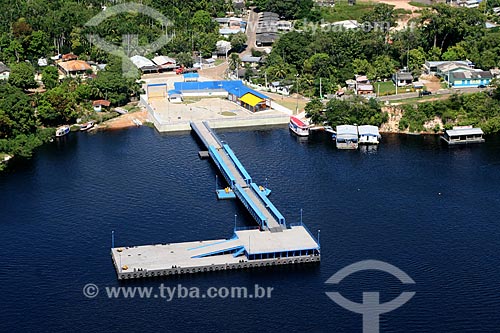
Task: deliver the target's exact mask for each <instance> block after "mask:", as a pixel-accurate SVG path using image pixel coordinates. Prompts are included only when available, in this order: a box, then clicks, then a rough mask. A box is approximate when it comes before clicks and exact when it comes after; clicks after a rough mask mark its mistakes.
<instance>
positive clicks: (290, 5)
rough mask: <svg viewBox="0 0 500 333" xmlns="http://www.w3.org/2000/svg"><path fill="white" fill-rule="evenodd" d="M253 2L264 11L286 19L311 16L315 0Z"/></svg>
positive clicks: (265, 0)
mask: <svg viewBox="0 0 500 333" xmlns="http://www.w3.org/2000/svg"><path fill="white" fill-rule="evenodd" d="M253 4H254V5H255V6H256V7H257V9H258V10H260V11H263V12H274V13H277V14H278V15H280V16H282V17H284V18H286V19H301V18H311V13H314V11H312V8H313V4H314V1H313V0H254V1H253Z"/></svg>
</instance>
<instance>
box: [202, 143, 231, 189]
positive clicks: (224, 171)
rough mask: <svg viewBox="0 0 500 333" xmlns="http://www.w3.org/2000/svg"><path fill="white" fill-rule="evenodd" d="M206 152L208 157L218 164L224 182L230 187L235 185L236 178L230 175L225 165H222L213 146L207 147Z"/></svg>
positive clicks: (222, 162)
mask: <svg viewBox="0 0 500 333" xmlns="http://www.w3.org/2000/svg"><path fill="white" fill-rule="evenodd" d="M208 152H209V154H210V155H212V157H213V159H214V161H215V162H216V163H217V164H219V166H220V170H221V172H222V175H223V176H224V177H226V180H227V182H228V184H230V186H231V187H233V186H234V184H236V178H235V176H234V175H233V174H232V173H231V170H229V168H228V167H227V165H226V164H225V163H224V161H223V160H222V158H221V156H220V155H219V152H218V151H217V150H216V149H215V147H214V146H209V147H208Z"/></svg>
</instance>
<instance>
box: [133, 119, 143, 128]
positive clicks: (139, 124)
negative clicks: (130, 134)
mask: <svg viewBox="0 0 500 333" xmlns="http://www.w3.org/2000/svg"><path fill="white" fill-rule="evenodd" d="M132 122H133V123H134V124H135V125H136V126H137V127H139V126H142V121H140V120H139V119H137V118H134V119H132Z"/></svg>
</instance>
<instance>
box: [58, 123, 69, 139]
mask: <svg viewBox="0 0 500 333" xmlns="http://www.w3.org/2000/svg"><path fill="white" fill-rule="evenodd" d="M69 131H70V127H69V126H68V125H64V126H61V127H59V128H58V129H57V130H56V137H58V138H59V137H61V136H65V135H66V134H68V133H69Z"/></svg>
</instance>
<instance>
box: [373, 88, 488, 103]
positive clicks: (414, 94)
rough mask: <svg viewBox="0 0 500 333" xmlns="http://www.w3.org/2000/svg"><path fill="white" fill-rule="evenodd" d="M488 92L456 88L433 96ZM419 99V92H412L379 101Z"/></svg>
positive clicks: (436, 92)
mask: <svg viewBox="0 0 500 333" xmlns="http://www.w3.org/2000/svg"><path fill="white" fill-rule="evenodd" d="M485 90H488V88H455V89H440V90H438V91H434V92H433V93H432V95H434V96H442V95H451V94H464V93H475V92H480V91H485ZM416 97H418V92H410V93H403V94H397V95H388V96H381V97H379V98H378V99H379V100H380V101H383V102H384V101H394V100H404V99H410V98H416Z"/></svg>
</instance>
